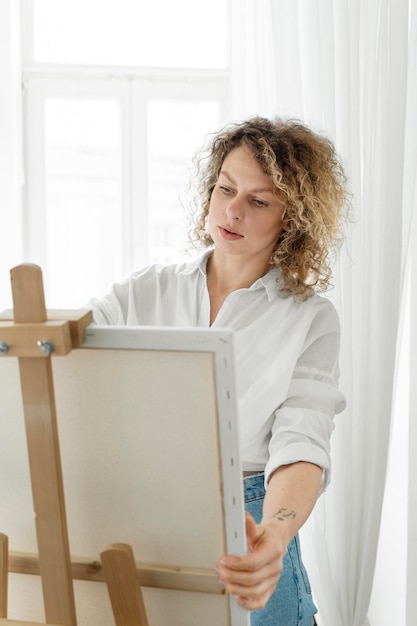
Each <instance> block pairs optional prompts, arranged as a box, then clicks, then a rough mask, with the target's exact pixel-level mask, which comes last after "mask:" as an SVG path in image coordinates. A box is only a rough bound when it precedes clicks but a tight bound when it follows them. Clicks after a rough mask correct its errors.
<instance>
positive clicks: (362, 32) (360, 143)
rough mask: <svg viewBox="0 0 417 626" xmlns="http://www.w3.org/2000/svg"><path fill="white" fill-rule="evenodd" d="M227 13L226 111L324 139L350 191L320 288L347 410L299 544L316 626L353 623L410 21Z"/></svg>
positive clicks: (406, 127)
mask: <svg viewBox="0 0 417 626" xmlns="http://www.w3.org/2000/svg"><path fill="white" fill-rule="evenodd" d="M414 8H415V7H414ZM231 13H232V15H231V33H232V43H231V76H232V94H231V103H232V106H231V117H232V118H238V119H240V118H243V117H246V116H248V115H251V114H261V115H274V114H277V115H282V116H285V117H297V118H301V119H303V120H304V121H305V122H307V123H308V124H310V125H311V126H312V127H313V128H315V129H316V130H319V131H323V132H324V133H325V134H327V135H329V136H330V137H331V138H332V139H333V140H334V142H335V144H336V147H337V150H338V152H339V154H341V155H342V158H343V161H344V164H345V168H346V171H347V175H348V178H349V186H350V189H351V191H352V194H353V198H352V207H353V218H354V223H352V224H349V225H348V226H347V240H346V243H345V246H344V248H343V251H342V253H341V257H340V259H339V261H338V262H337V265H336V269H335V281H334V283H335V289H334V290H333V291H332V292H331V293H330V294H329V296H330V297H331V298H332V299H333V300H334V302H335V304H336V307H337V309H338V311H339V313H340V317H341V322H342V331H343V344H342V357H341V368H342V380H341V386H342V389H343V391H344V393H345V394H346V397H347V402H348V407H347V409H346V411H345V412H344V413H343V414H342V415H341V416H339V417H338V418H337V422H336V424H337V426H336V430H335V434H334V435H333V439H332V449H333V478H332V484H331V486H330V488H329V490H328V492H327V493H326V494H325V496H324V497H322V498H321V499H320V501H319V503H318V505H317V507H316V509H315V512H314V513H313V516H312V518H311V519H310V521H309V523H308V525H307V527H306V529H305V531H304V535H305V541H304V546H303V549H304V552H305V556H306V560H307V561H308V565H309V572H310V577H311V579H312V583H313V589H314V591H315V597H316V600H317V604H318V606H319V623H320V626H364V625H365V624H367V623H368V622H367V617H366V616H367V610H368V605H369V599H370V595H371V590H372V581H373V574H374V568H375V560H376V552H377V545H378V532H379V526H380V516H381V508H382V502H383V495H384V484H385V475H386V467H387V458H388V452H389V440H390V427H391V413H392V410H391V407H392V397H393V388H394V382H395V371H396V350H397V339H398V330H399V322H400V313H401V302H402V292H403V287H404V276H405V265H406V260H407V251H408V244H409V241H408V233H409V232H410V221H411V214H412V208H413V205H414V207H415V203H416V197H415V181H416V180H417V175H416V174H417V163H416V153H417V141H416V121H415V114H413V111H415V110H417V109H416V106H417V102H416V84H417V82H416V81H417V73H416V72H415V54H416V51H415V41H416V32H415V28H416V24H415V15H414V14H413V12H412V11H411V12H410V11H409V3H408V1H407V0H367V2H362V1H361V0H340V1H338V2H332V0H309V1H308V2H306V1H305V0H298V2H297V1H296V0H245V1H244V2H242V0H231ZM413 55H414V56H413ZM413 69H414V71H413ZM387 593H389V587H387Z"/></svg>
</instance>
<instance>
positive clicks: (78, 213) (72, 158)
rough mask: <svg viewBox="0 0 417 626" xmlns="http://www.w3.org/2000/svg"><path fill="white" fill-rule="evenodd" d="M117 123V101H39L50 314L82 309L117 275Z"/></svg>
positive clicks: (119, 241)
mask: <svg viewBox="0 0 417 626" xmlns="http://www.w3.org/2000/svg"><path fill="white" fill-rule="evenodd" d="M120 117H121V113H120V105H119V103H118V102H117V101H116V100H111V99H108V100H98V99H81V98H79V99H76V98H67V99H49V100H47V101H46V105H45V151H46V154H45V167H46V176H45V178H46V180H45V185H46V229H47V266H46V268H45V269H46V272H45V276H46V281H45V282H46V286H45V290H47V291H48V292H49V294H48V304H49V306H58V307H63V306H77V307H78V306H83V304H85V302H86V301H87V300H88V299H89V298H90V297H91V296H92V295H94V294H97V293H104V292H105V291H107V290H108V286H109V282H111V281H112V280H114V279H115V278H116V277H119V276H120V274H121V261H122V258H123V255H122V190H121V166H122V164H121V130H120V129H121V120H120ZM52 299H53V300H54V302H52Z"/></svg>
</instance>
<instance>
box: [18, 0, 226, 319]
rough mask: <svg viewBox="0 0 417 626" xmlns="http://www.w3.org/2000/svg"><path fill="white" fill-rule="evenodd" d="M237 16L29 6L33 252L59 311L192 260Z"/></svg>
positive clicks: (158, 7)
mask: <svg viewBox="0 0 417 626" xmlns="http://www.w3.org/2000/svg"><path fill="white" fill-rule="evenodd" d="M227 9H228V7H227V1H226V0H215V1H213V2H210V3H207V6H206V3H195V2H194V0H181V1H177V2H175V3H172V2H171V0H163V1H162V0H158V1H157V2H153V3H148V2H142V1H138V0H122V1H120V2H117V3H116V2H114V1H110V0H108V1H103V0H74V1H73V2H71V3H57V2H55V1H54V0H25V2H24V4H23V41H24V50H23V59H24V67H23V84H24V95H25V97H24V104H25V122H26V123H25V127H26V133H25V154H26V199H25V201H26V250H27V256H28V258H29V259H30V260H31V261H33V262H35V263H39V265H41V267H42V269H43V273H44V282H45V291H46V297H47V303H48V306H56V307H76V306H82V305H83V304H84V303H85V302H86V301H87V300H88V299H89V298H90V297H91V296H92V295H101V294H103V293H104V292H105V291H107V290H108V288H109V285H110V284H111V282H113V281H115V280H120V278H122V277H124V276H125V275H127V274H128V273H130V272H131V271H133V270H134V269H138V268H139V267H142V266H144V265H146V264H148V263H151V262H164V263H166V262H173V261H176V260H179V259H180V258H181V250H183V249H184V247H185V243H186V235H187V224H186V221H185V219H184V207H183V205H182V200H181V193H182V192H183V191H184V189H185V187H186V185H187V175H188V171H189V168H190V165H191V159H192V157H193V155H194V153H195V152H196V151H197V150H198V149H199V148H200V147H201V144H202V143H203V141H204V138H205V136H206V135H207V134H208V133H211V132H213V131H214V130H216V129H217V128H219V127H220V126H221V125H222V124H223V123H224V121H225V119H226V117H227V92H228V73H227V28H226V27H227V19H228V18H227ZM213 42H215V45H213Z"/></svg>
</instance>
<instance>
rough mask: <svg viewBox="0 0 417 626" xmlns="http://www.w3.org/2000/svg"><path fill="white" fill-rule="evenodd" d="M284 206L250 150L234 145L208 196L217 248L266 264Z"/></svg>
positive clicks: (211, 232) (211, 225) (211, 234)
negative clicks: (209, 197)
mask: <svg viewBox="0 0 417 626" xmlns="http://www.w3.org/2000/svg"><path fill="white" fill-rule="evenodd" d="M284 208H285V205H284V202H282V201H281V200H279V199H278V198H277V197H276V195H274V193H273V186H272V183H271V180H270V178H269V177H268V176H267V175H266V174H265V173H264V172H263V170H262V168H261V166H260V165H259V163H258V162H257V161H256V159H255V157H254V155H253V153H252V151H251V150H250V149H249V148H247V147H246V146H239V147H238V148H234V149H233V150H232V151H231V152H229V154H228V155H227V157H226V158H225V160H224V162H223V165H222V168H221V170H220V174H219V178H218V180H217V183H216V184H215V186H214V189H213V193H212V195H211V199H210V205H209V212H208V220H207V227H208V231H209V233H210V236H211V238H212V239H213V241H214V245H215V249H216V251H218V252H223V253H224V254H232V255H242V256H243V257H245V258H247V260H255V259H256V260H257V261H260V262H263V261H264V262H265V265H266V266H267V264H268V262H269V259H270V257H271V254H272V252H273V250H274V248H275V244H276V242H277V240H278V237H279V235H280V233H281V230H282V216H283V213H284Z"/></svg>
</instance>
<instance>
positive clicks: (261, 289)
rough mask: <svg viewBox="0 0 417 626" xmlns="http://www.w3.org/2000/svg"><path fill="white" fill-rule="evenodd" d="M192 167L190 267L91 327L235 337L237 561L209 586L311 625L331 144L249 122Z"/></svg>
mask: <svg viewBox="0 0 417 626" xmlns="http://www.w3.org/2000/svg"><path fill="white" fill-rule="evenodd" d="M202 163H203V161H200V177H201V178H200V183H201V184H200V199H201V209H200V214H199V216H198V219H197V222H196V224H197V225H196V227H195V229H194V235H195V238H196V239H197V240H198V241H199V242H200V243H202V244H203V245H204V246H207V248H208V249H207V250H206V252H205V253H204V254H203V255H202V256H201V257H200V258H198V259H197V260H196V261H193V262H189V263H182V264H178V265H171V266H166V267H159V266H152V267H149V268H146V269H144V270H143V271H140V272H138V273H136V274H134V275H133V276H132V277H131V278H130V279H129V280H128V281H126V282H124V283H121V284H118V285H115V286H114V287H113V290H112V292H111V293H110V294H109V295H108V296H106V297H105V298H103V299H102V300H101V301H98V300H95V301H93V302H92V305H93V311H94V316H95V320H96V322H97V323H100V324H128V325H136V324H139V325H168V326H213V327H223V326H227V327H229V328H230V327H231V328H234V330H235V353H236V372H237V393H238V400H239V422H240V424H239V425H240V434H241V446H242V460H243V470H244V487H245V502H246V508H247V511H248V513H247V519H246V528H247V540H248V554H246V555H241V556H232V555H226V556H224V557H223V558H221V559H220V561H219V563H218V567H217V571H218V575H219V582H220V584H222V585H223V586H224V587H225V589H226V591H227V592H228V593H231V594H234V595H235V596H236V598H237V601H238V602H239V603H241V604H242V605H243V606H245V607H246V608H247V609H248V610H250V611H253V613H252V614H251V623H252V625H253V626H255V625H258V624H259V625H262V626H269V625H271V626H272V625H274V626H292V625H294V626H295V625H298V626H300V625H301V626H312V625H313V624H314V614H315V612H316V610H317V609H316V607H315V605H314V603H313V600H312V597H311V590H310V586H309V582H308V577H307V574H306V572H305V569H304V566H303V564H302V561H301V556H300V549H299V540H298V535H297V533H298V530H299V529H300V527H301V526H302V525H303V523H304V522H305V520H306V519H307V518H308V516H309V515H310V513H311V511H312V509H313V507H314V504H315V502H316V500H317V498H318V496H319V494H320V493H321V492H322V491H323V490H324V489H325V488H326V486H327V484H328V482H329V471H330V456H329V440H330V435H331V432H332V429H333V417H334V415H335V413H337V412H339V411H341V410H342V409H343V408H344V399H343V396H342V395H341V393H340V392H339V391H338V384H337V381H338V352H339V322H338V317H337V314H336V312H335V310H334V307H333V306H332V304H331V303H330V301H329V300H327V299H325V298H323V297H321V296H319V295H318V292H319V291H324V290H325V289H326V288H327V287H328V286H329V280H330V276H331V270H330V264H329V253H330V250H331V248H332V247H333V246H334V245H335V244H336V243H337V242H338V239H339V233H340V225H341V221H342V214H343V207H344V204H345V199H346V197H345V191H344V183H345V179H344V175H343V169H342V167H341V165H340V163H339V161H338V159H337V157H336V155H335V151H334V148H333V145H332V144H331V143H330V142H329V141H328V140H327V139H325V138H323V137H320V136H318V135H316V134H315V133H313V132H312V131H311V130H309V129H308V128H307V127H305V126H304V125H303V124H301V123H299V122H292V121H284V120H280V119H276V120H273V121H271V120H267V119H264V118H259V117H255V118H252V119H249V120H247V121H245V122H243V123H240V124H236V125H233V126H230V127H228V128H226V129H224V130H223V131H221V132H220V133H219V134H218V135H217V136H215V137H214V139H213V141H212V142H211V146H210V149H209V153H208V158H207V160H206V161H205V165H204V166H203V165H202Z"/></svg>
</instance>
